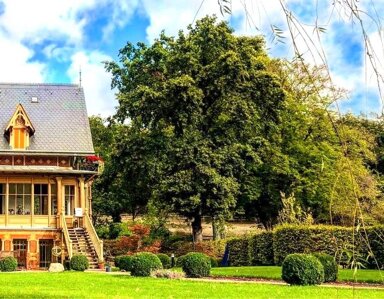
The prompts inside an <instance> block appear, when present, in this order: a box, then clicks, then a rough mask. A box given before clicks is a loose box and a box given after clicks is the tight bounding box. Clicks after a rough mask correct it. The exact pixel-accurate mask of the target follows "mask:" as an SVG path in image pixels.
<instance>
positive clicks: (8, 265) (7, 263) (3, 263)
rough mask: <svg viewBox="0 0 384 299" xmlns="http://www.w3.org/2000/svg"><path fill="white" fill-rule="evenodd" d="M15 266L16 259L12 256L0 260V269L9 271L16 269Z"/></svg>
mask: <svg viewBox="0 0 384 299" xmlns="http://www.w3.org/2000/svg"><path fill="white" fill-rule="evenodd" d="M16 268H17V260H16V259H15V258H14V257H12V256H8V257H5V258H2V259H1V260H0V271H2V272H11V271H16Z"/></svg>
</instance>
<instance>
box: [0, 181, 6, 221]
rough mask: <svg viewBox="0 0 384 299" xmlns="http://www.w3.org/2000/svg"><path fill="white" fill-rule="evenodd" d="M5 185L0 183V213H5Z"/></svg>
mask: <svg viewBox="0 0 384 299" xmlns="http://www.w3.org/2000/svg"><path fill="white" fill-rule="evenodd" d="M6 192H7V190H6V185H5V184H0V214H5V200H6Z"/></svg>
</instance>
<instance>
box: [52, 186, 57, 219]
mask: <svg viewBox="0 0 384 299" xmlns="http://www.w3.org/2000/svg"><path fill="white" fill-rule="evenodd" d="M56 214H57V186H56V184H51V215H56Z"/></svg>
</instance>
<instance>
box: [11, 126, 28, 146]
mask: <svg viewBox="0 0 384 299" xmlns="http://www.w3.org/2000/svg"><path fill="white" fill-rule="evenodd" d="M12 134H13V148H15V149H24V148H25V143H26V142H25V128H14V129H13V133H12Z"/></svg>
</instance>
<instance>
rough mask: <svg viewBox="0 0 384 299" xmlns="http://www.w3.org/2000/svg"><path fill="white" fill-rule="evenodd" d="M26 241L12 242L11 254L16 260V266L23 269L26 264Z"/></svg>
mask: <svg viewBox="0 0 384 299" xmlns="http://www.w3.org/2000/svg"><path fill="white" fill-rule="evenodd" d="M27 251H28V241H27V240H25V239H14V240H13V254H14V257H15V258H16V259H17V266H18V267H22V268H25V266H26V264H27Z"/></svg>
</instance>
